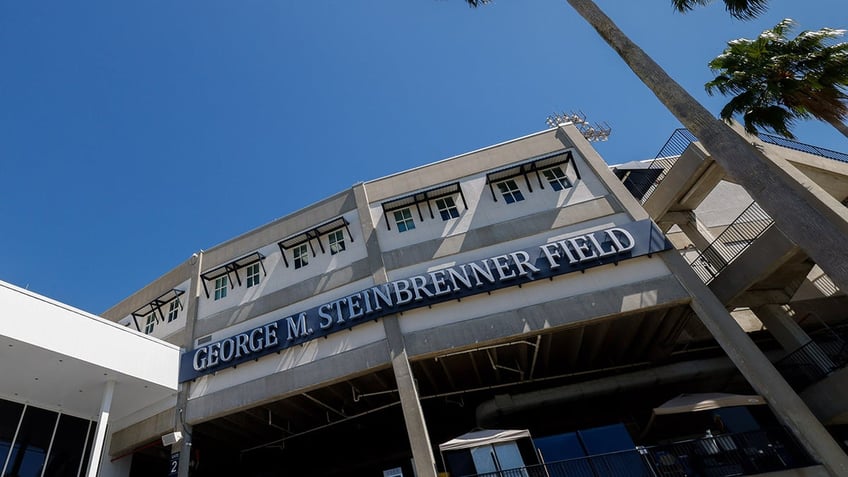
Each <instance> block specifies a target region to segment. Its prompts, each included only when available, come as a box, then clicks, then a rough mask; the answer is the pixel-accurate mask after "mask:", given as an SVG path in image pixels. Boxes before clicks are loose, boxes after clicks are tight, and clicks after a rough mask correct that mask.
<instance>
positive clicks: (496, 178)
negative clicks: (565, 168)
mask: <svg viewBox="0 0 848 477" xmlns="http://www.w3.org/2000/svg"><path fill="white" fill-rule="evenodd" d="M573 159H574V156H573V154H572V153H571V151H561V152H555V153H553V154H549V155H547V156H543V157H540V158H538V159H534V160H532V161H530V162H525V163H524V164H519V165H517V166H510V167H506V168H504V169H499V170H497V171H494V172H490V173H488V174H486V184H488V185H489V191H491V193H492V199H493V200H494V201H495V202H497V201H498V198H497V196H496V195H495V189H494V186H493V185H494V184H495V183H498V182H501V181H505V180H507V179H513V178H515V177H519V176H522V177H524V183H525V184H527V190H528V191H529V192H533V186H532V185H530V179H529V178H528V177H527V175H528V174H530V173H535V174H536V180H537V181H538V182H539V188H540V189H544V188H545V184H544V182H543V181H542V176H541V175H539V171H544V170H545V169H551V168H554V167H556V166H560V165H563V164H568V163H569V162H571V163H572V165H573V167H574V173H575V174H577V179H580V171H579V170H577V164H576V163H574V161H573Z"/></svg>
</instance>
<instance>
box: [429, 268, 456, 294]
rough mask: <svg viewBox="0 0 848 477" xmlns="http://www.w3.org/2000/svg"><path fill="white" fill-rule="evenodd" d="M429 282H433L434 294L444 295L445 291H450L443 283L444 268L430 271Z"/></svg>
mask: <svg viewBox="0 0 848 477" xmlns="http://www.w3.org/2000/svg"><path fill="white" fill-rule="evenodd" d="M430 282H432V283H433V290H434V291H435V292H436V293H435V295H436V296H439V295H444V294H446V293H450V292H451V290H450V287H448V286H446V285H447V283H445V271H444V270H436V271H435V272H430Z"/></svg>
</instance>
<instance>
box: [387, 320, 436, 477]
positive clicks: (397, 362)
mask: <svg viewBox="0 0 848 477" xmlns="http://www.w3.org/2000/svg"><path fill="white" fill-rule="evenodd" d="M383 328H385V330H386V340H387V341H388V343H389V352H390V353H391V358H392V370H393V371H394V372H395V381H396V382H397V387H398V394H399V395H400V406H401V409H402V410H403V419H404V421H405V422H406V432H407V434H408V436H409V445H410V447H411V448H412V458H413V460H414V461H415V475H416V476H417V477H436V459H435V457H434V456H433V447H432V446H431V445H430V434H429V433H428V432H427V423H426V422H425V421H424V410H423V409H421V401H420V400H419V399H418V389H417V388H416V386H415V380H414V379H413V377H412V367H411V366H410V364H409V358H408V357H407V354H406V345H405V344H404V342H403V334H402V333H401V331H400V324H399V323H398V317H397V315H394V316H390V317H387V318H383Z"/></svg>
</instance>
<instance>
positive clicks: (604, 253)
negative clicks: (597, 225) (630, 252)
mask: <svg viewBox="0 0 848 477" xmlns="http://www.w3.org/2000/svg"><path fill="white" fill-rule="evenodd" d="M587 237H589V240H590V241H591V242H592V245H594V246H595V249H596V250H597V251H598V255H599V256H601V257H606V256H607V255H612V254H614V253H615V248H613V247H611V248H610V250H607V251H604V247H603V246H602V245H601V243H600V242H598V239H597V237H595V234H589V235H587Z"/></svg>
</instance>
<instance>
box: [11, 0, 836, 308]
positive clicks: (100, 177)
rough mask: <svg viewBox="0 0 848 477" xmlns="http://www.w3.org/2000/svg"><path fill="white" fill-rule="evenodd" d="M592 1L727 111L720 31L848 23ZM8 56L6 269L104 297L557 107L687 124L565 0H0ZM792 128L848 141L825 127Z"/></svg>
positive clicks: (654, 0) (797, 7)
mask: <svg viewBox="0 0 848 477" xmlns="http://www.w3.org/2000/svg"><path fill="white" fill-rule="evenodd" d="M598 3H599V5H600V6H601V7H602V8H604V9H605V10H606V11H607V13H608V14H609V15H610V16H611V17H612V18H613V19H614V20H615V21H616V22H618V23H619V25H620V26H621V27H622V28H623V29H624V31H625V32H626V33H627V34H629V35H630V36H631V37H632V38H633V39H634V40H636V41H637V42H638V43H639V44H640V45H641V46H642V47H643V48H644V49H645V50H646V51H647V52H648V53H649V54H651V55H652V56H654V58H655V59H656V60H657V61H658V62H659V63H660V64H661V65H662V66H663V67H665V68H666V70H667V71H668V72H669V73H670V74H671V75H672V76H673V77H674V78H675V79H677V80H678V81H680V82H681V83H682V84H683V86H684V87H686V88H687V89H688V90H689V91H690V92H692V93H693V94H695V95H696V96H697V97H698V98H699V99H701V100H703V101H704V103H705V104H706V106H707V107H708V108H709V109H710V110H711V111H713V112H715V113H717V112H718V110H719V109H720V107H721V104H723V103H722V99H721V98H709V97H708V96H706V94H705V93H704V91H703V83H704V82H705V81H707V80H708V79H710V72H709V70H708V68H707V67H706V63H707V61H708V60H709V59H711V58H712V57H714V56H715V55H716V54H718V53H719V52H720V51H721V50H722V49H723V48H724V45H725V43H726V41H727V40H730V39H732V38H738V37H753V36H756V35H757V34H758V33H759V32H760V31H762V30H764V29H765V28H767V27H770V26H771V25H774V24H775V23H777V21H778V20H780V19H781V18H784V17H791V18H794V19H796V20H797V21H799V22H800V23H801V28H802V29H817V28H820V27H823V26H830V27H835V28H846V27H848V3H846V2H845V0H809V1H805V2H800V1H797V0H772V2H771V8H770V10H769V12H768V14H766V15H764V16H763V17H762V18H760V19H759V20H757V21H752V22H741V21H737V20H733V19H731V18H730V17H729V16H728V15H727V14H726V13H725V12H724V10H723V9H722V8H721V6H720V3H721V2H717V3H716V4H715V5H713V6H712V7H709V8H703V9H699V10H697V11H695V12H692V13H689V14H686V15H680V14H676V13H674V12H673V11H672V9H671V7H670V1H669V0H643V1H622V0H601V1H599V2H598ZM0 65H2V73H0V177H2V187H0V218H2V228H0V280H5V281H8V282H11V283H14V284H16V285H19V286H22V287H28V288H29V289H31V290H33V291H36V292H38V293H42V294H45V295H47V296H49V297H52V298H55V299H57V300H60V301H63V302H66V303H69V304H71V305H74V306H77V307H79V308H82V309H85V310H88V311H91V312H94V313H99V312H102V311H103V310H105V309H106V308H108V307H109V306H111V305H113V304H114V303H117V302H118V301H120V300H121V299H123V298H124V297H126V296H128V295H129V294H131V293H132V292H134V291H135V290H137V289H139V288H141V287H142V286H144V285H145V284H147V283H149V282H151V281H152V280H154V279H156V278H157V277H158V276H160V275H162V274H164V273H165V272H167V271H168V270H170V269H171V268H173V267H174V266H176V265H177V264H179V263H181V262H182V261H183V260H185V259H186V258H187V257H189V256H190V255H191V254H192V253H193V252H195V251H197V250H199V249H205V248H210V247H212V246H214V245H215V244H218V243H220V242H222V241H225V240H227V239H230V238H232V237H235V236H236V235H239V234H241V233H244V232H246V231H248V230H250V229H252V228H255V227H258V226H260V225H262V224H264V223H267V222H269V221H271V220H273V219H275V218H277V217H280V216H284V215H287V214H289V213H290V212H292V211H295V210H297V209H300V208H302V207H304V206H306V205H308V204H311V203H313V202H315V201H317V200H320V199H322V198H324V197H327V196H328V195H331V194H334V193H336V192H338V191H341V190H344V189H346V188H348V187H350V186H351V185H352V184H354V183H356V182H359V181H363V180H369V179H373V178H376V177H380V176H384V175H388V174H391V173H394V172H397V171H401V170H404V169H408V168H411V167H415V166H418V165H422V164H426V163H429V162H433V161H436V160H440V159H443V158H446V157H449V156H453V155H456V154H461V153H463V152H466V151H470V150H473V149H477V148H480V147H484V146H487V145H491V144H494V143H498V142H501V141H505V140H508V139H511V138H515V137H519V136H523V135H526V134H529V133H532V132H535V131H539V130H542V129H544V128H545V123H544V119H545V117H546V116H547V115H548V114H550V113H551V112H554V111H570V110H582V111H583V112H584V113H586V115H588V117H589V119H590V120H595V121H606V122H607V123H609V124H610V125H611V126H612V128H613V134H612V137H611V139H610V141H608V142H606V143H600V144H599V145H598V150H599V152H600V153H601V155H602V156H604V157H605V159H606V160H607V162H610V163H621V162H626V161H631V160H636V159H645V158H650V157H653V156H654V155H655V154H656V153H657V151H658V150H659V148H660V147H661V146H662V144H663V143H664V142H665V140H666V139H667V138H668V136H669V135H670V134H671V133H672V131H673V130H674V129H675V128H677V127H679V124H678V123H677V121H676V120H675V119H674V118H673V117H672V116H671V115H670V114H668V113H667V112H666V111H665V110H664V108H663V107H662V106H661V105H660V104H659V102H658V101H657V100H656V99H655V98H654V97H653V96H652V95H651V93H650V92H648V90H647V89H646V88H645V87H644V86H643V85H642V84H641V83H640V82H639V81H638V79H637V78H636V77H635V76H634V75H633V74H632V73H631V72H630V71H629V70H628V69H627V68H626V67H625V66H624V64H623V63H622V62H621V61H620V60H619V59H618V57H617V56H615V55H614V54H613V53H612V51H611V50H610V49H609V48H608V47H607V46H606V45H605V44H603V43H602V42H601V40H600V39H599V38H598V37H597V35H596V34H595V32H594V31H593V30H591V29H590V28H589V27H588V26H587V25H586V24H585V23H584V22H583V21H582V20H581V19H580V18H579V17H578V16H577V15H576V14H575V13H574V12H573V11H572V10H571V8H570V7H569V6H568V5H567V4H566V3H565V2H564V1H554V0H526V1H517V0H498V1H496V2H495V3H494V4H491V5H488V6H486V7H484V8H479V9H476V10H472V9H469V8H467V7H466V6H465V5H464V3H463V2H462V1H461V0H359V1H342V0H329V1H323V2H314V1H309V2H307V1H299V2H296V1H290V0H273V1H272V0H244V1H232V0H230V1H220V0H180V1H173V0H148V1H144V2H115V1H112V0H108V1H107V0H97V1H89V0H80V1H74V2H69V1H58V0H43V1H13V0H0ZM796 132H797V135H798V136H799V138H800V139H801V140H802V141H804V142H808V143H812V144H817V145H821V146H824V147H828V148H831V149H836V150H841V151H848V141H846V140H845V138H844V137H842V136H840V135H838V133H837V132H835V131H833V130H831V128H830V126H827V125H824V124H817V123H813V122H811V123H807V124H804V125H803V126H802V127H799V128H797V130H796ZM5 318H9V317H2V316H0V319H5Z"/></svg>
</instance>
